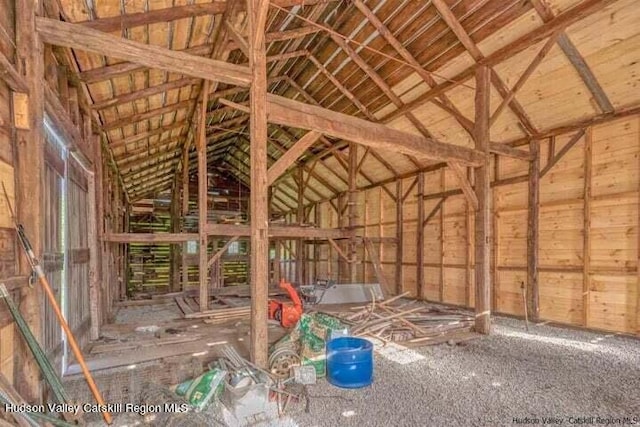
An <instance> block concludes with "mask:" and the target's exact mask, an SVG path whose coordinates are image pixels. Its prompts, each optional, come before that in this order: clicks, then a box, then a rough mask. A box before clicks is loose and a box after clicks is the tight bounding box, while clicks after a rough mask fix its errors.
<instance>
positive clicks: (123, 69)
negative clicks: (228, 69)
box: [78, 44, 213, 83]
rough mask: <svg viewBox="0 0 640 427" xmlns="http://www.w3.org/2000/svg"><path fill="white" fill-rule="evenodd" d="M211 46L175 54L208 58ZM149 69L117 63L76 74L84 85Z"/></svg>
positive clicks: (191, 48)
mask: <svg viewBox="0 0 640 427" xmlns="http://www.w3.org/2000/svg"><path fill="white" fill-rule="evenodd" d="M212 49H213V46H212V45H210V44H205V45H200V46H193V47H188V48H186V49H181V50H176V52H182V53H187V54H189V55H196V56H210V55H211V50H212ZM148 69H149V67H147V66H146V65H141V64H138V63H136V62H129V61H125V62H119V63H117V64H113V65H105V66H104V67H98V68H93V69H91V70H87V71H82V72H80V73H79V74H78V78H79V79H80V80H82V81H83V82H85V83H95V82H100V81H103V80H107V79H110V78H113V77H118V76H122V75H124V74H130V73H133V72H136V71H144V70H148Z"/></svg>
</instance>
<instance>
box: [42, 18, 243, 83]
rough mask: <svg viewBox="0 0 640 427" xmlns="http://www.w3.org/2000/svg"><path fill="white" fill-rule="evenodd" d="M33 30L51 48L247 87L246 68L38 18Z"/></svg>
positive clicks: (79, 26) (74, 25)
mask: <svg viewBox="0 0 640 427" xmlns="http://www.w3.org/2000/svg"><path fill="white" fill-rule="evenodd" d="M36 29H37V31H38V33H39V34H40V36H42V38H43V40H44V41H45V42H46V43H49V44H53V45H58V46H65V47H69V48H73V49H80V50H84V51H87V52H92V53H97V54H99V55H104V54H105V52H108V56H109V57H113V58H120V59H124V60H127V61H131V62H135V63H138V64H142V65H146V66H148V67H149V68H155V69H159V70H164V71H169V72H173V73H178V74H184V75H187V76H192V77H197V78H200V79H205V80H215V81H220V82H222V83H227V84H232V85H237V86H248V85H249V83H250V82H251V72H250V70H249V68H247V67H244V66H240V65H234V64H229V63H227V62H223V61H217V60H214V59H206V58H201V57H198V56H193V55H189V54H186V53H182V52H176V51H173V50H170V49H166V48H162V47H159V46H153V45H147V44H144V43H138V42H134V41H131V40H127V39H123V38H120V37H114V36H111V35H108V34H105V33H103V32H100V31H97V30H94V29H90V28H86V27H84V26H82V25H79V24H69V23H67V22H62V21H57V20H55V19H50V18H41V17H38V18H36Z"/></svg>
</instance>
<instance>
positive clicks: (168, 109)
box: [102, 98, 195, 131]
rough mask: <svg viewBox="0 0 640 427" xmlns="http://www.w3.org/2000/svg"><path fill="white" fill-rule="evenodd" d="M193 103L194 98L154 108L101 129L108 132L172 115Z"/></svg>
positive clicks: (107, 124)
mask: <svg viewBox="0 0 640 427" xmlns="http://www.w3.org/2000/svg"><path fill="white" fill-rule="evenodd" d="M194 102H195V98H194V99H187V100H186V101H181V102H177V103H175V104H169V105H165V106H164V107H160V108H154V109H153V110H149V111H146V112H144V113H138V114H134V115H133V116H128V117H123V118H121V119H118V120H116V121H113V122H109V123H106V124H105V125H104V126H102V129H103V130H105V131H109V130H113V129H118V128H121V127H123V126H127V125H132V124H134V123H136V122H140V121H142V120H148V119H151V118H153V117H157V116H160V115H162V114H167V113H174V112H176V111H178V110H182V109H184V108H189V107H192V106H193V103H194Z"/></svg>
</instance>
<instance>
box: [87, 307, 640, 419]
mask: <svg viewBox="0 0 640 427" xmlns="http://www.w3.org/2000/svg"><path fill="white" fill-rule="evenodd" d="M168 307H170V304H169V305H168ZM130 309H131V307H130V308H128V309H127V310H126V316H127V318H126V321H127V322H134V325H135V324H137V323H135V322H142V323H148V322H149V321H151V320H158V321H160V320H161V319H166V317H163V315H162V314H161V313H160V312H158V313H150V312H149V311H146V310H145V309H140V308H139V307H136V309H135V310H130ZM154 310H156V309H152V312H153V311H154ZM169 310H173V308H172V307H171V308H169ZM136 312H137V314H135V313H136ZM122 313H123V312H122V311H121V315H122ZM156 314H157V316H158V317H154V316H155V315H156ZM165 314H166V313H165ZM176 314H177V313H176ZM121 320H122V318H120V321H121ZM120 321H119V322H117V323H118V325H113V327H111V333H114V331H116V330H117V331H118V333H120V334H122V333H123V331H125V330H126V329H127V328H129V327H130V325H129V326H126V325H123V324H122V323H120ZM145 321H146V322H145ZM177 322H178V323H177V324H180V322H184V321H177ZM156 323H159V322H156ZM184 324H185V325H189V323H188V322H187V323H184ZM243 325H244V324H243V323H242V322H236V323H235V324H232V325H231V326H227V327H224V328H221V326H219V325H218V326H216V328H217V329H216V331H217V332H216V333H219V332H220V331H223V332H224V333H226V334H227V335H228V338H229V340H230V342H233V341H232V340H234V339H235V340H236V341H235V345H238V346H239V347H244V346H246V343H247V341H248V337H247V336H246V332H247V331H246V330H245V329H246V327H247V325H244V326H243ZM494 325H495V326H494V333H493V334H492V335H491V336H489V337H482V338H479V339H473V340H469V341H465V342H462V343H460V344H457V345H450V344H447V343H445V344H441V345H436V346H428V347H421V348H411V349H409V348H406V347H403V346H399V345H386V346H383V345H382V343H381V342H379V343H377V345H376V351H375V353H374V354H375V380H374V383H373V385H371V386H370V387H367V388H364V389H359V390H344V389H339V388H336V387H334V386H332V385H330V384H328V383H327V382H326V380H324V379H322V380H319V381H318V384H316V385H312V386H307V388H306V394H307V395H308V404H306V402H305V401H304V399H303V400H302V401H301V402H300V403H298V404H294V405H291V406H290V407H289V410H288V411H287V413H286V414H285V415H284V416H283V417H282V418H279V419H278V418H277V417H275V419H272V420H271V421H265V422H262V423H256V424H255V425H272V426H283V427H285V426H359V427H362V426H391V425H393V426H425V425H428V426H431V425H438V426H440V425H471V426H485V425H512V424H515V425H518V424H551V423H552V422H551V419H554V420H555V421H556V422H555V424H565V425H566V424H581V425H585V424H586V425H604V424H627V425H632V424H633V423H634V422H635V423H636V424H640V394H638V390H640V370H639V369H638V367H639V366H640V340H637V339H633V338H626V337H622V336H617V335H609V334H605V333H592V332H584V331H577V330H569V329H563V328H557V327H552V326H545V325H535V326H531V328H530V330H529V331H528V332H527V331H526V330H525V327H524V323H523V322H521V321H518V320H513V319H507V318H496V319H494ZM109 330H110V329H109V328H107V335H108V334H109ZM202 332H205V331H203V330H202V329H201V330H200V331H198V333H202ZM129 333H133V334H134V335H138V334H139V333H140V332H129ZM205 333H206V334H207V335H209V333H212V331H209V330H206V332H205ZM234 337H235V338H234ZM132 338H133V337H132ZM238 338H243V339H242V341H237V339H238ZM216 339H217V338H216ZM238 350H239V351H240V350H243V349H242V348H239V349H238ZM243 352H244V351H243ZM190 363H191V365H190ZM195 365H197V362H195V364H194V361H193V358H191V359H189V360H186V359H184V360H180V359H178V360H177V361H175V363H174V365H170V364H168V365H167V364H165V365H161V366H157V365H156V366H155V367H153V368H149V369H151V370H150V371H149V373H148V374H145V375H146V376H147V377H145V378H144V379H145V380H149V379H150V378H151V379H153V376H154V375H157V372H159V371H158V370H164V371H165V373H166V371H167V370H171V369H175V370H176V371H178V370H180V369H182V372H180V375H177V374H176V372H172V373H171V375H173V376H175V377H176V379H178V378H177V377H178V376H182V377H188V376H189V375H193V374H195V373H196V372H197V368H196V367H195ZM151 366H153V363H151ZM171 366H173V368H171ZM138 368H144V366H140V367H138ZM138 368H137V369H138ZM154 369H155V370H154ZM132 372H134V371H129V375H131V374H132ZM140 372H143V371H140ZM154 372H155V373H154ZM167 375H169V373H167ZM160 377H161V376H160ZM160 377H158V378H160ZM164 380H165V381H166V380H167V378H164ZM174 380H175V379H174ZM100 381H101V380H100V376H98V382H99V384H100ZM127 381H130V382H131V381H132V380H131V378H129V379H128V380H127ZM136 381H137V380H136ZM147 391H148V390H147ZM219 409H220V408H218V407H216V406H211V407H210V408H209V409H208V410H207V411H205V412H203V413H200V414H188V415H183V416H179V417H178V416H176V417H170V416H169V417H167V416H164V415H158V416H147V417H146V418H143V417H140V416H136V415H132V414H123V415H121V416H119V417H117V418H116V421H117V422H116V424H115V425H140V424H145V425H163V426H164V425H176V426H178V425H180V426H190V425H194V426H195V425H203V426H204V425H212V426H214V425H224V424H223V422H224V421H223V417H222V416H221V414H220V411H219ZM274 415H276V414H274ZM95 425H100V423H99V422H97V423H95Z"/></svg>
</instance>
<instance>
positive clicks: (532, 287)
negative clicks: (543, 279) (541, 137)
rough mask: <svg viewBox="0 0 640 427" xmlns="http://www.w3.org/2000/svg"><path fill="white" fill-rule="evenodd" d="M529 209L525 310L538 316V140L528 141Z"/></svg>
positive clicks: (534, 316)
mask: <svg viewBox="0 0 640 427" xmlns="http://www.w3.org/2000/svg"><path fill="white" fill-rule="evenodd" d="M529 152H530V153H531V156H532V159H531V161H530V162H529V210H528V215H529V217H528V221H527V307H526V308H527V311H528V313H529V318H530V319H532V320H533V321H537V320H538V319H539V318H540V306H539V302H538V301H539V287H538V248H539V246H540V245H539V241H540V239H539V234H540V233H539V226H538V223H539V218H540V150H539V144H538V141H531V142H529Z"/></svg>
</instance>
